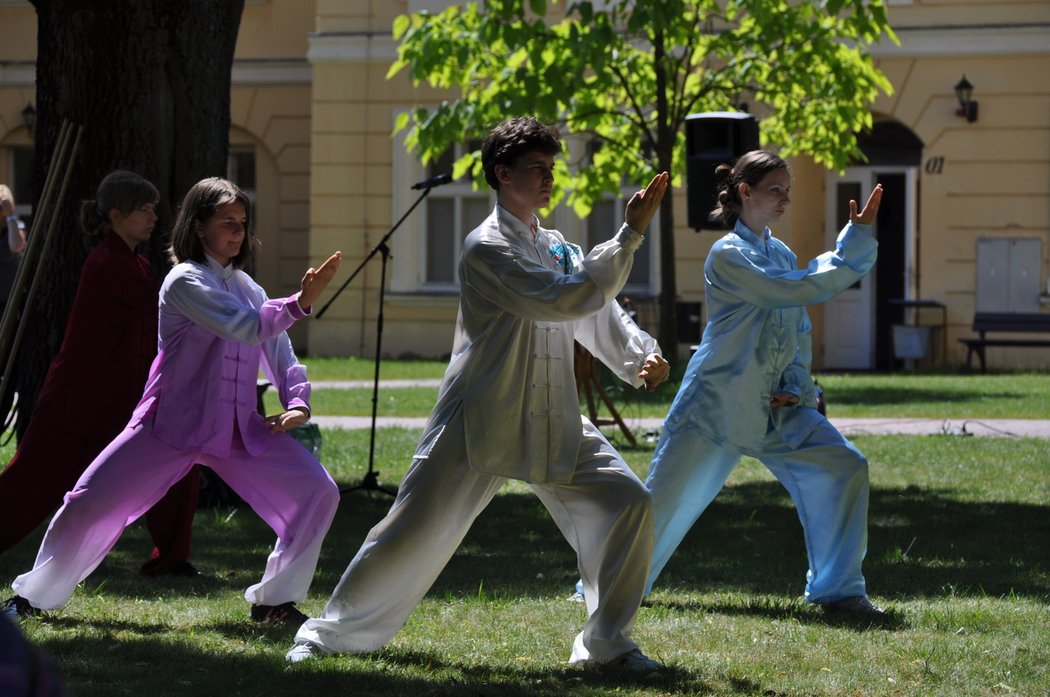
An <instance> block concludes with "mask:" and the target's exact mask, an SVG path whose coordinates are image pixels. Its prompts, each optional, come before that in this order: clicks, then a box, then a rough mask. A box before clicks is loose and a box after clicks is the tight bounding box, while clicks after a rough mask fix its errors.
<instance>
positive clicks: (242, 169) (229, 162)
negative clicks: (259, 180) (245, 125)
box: [226, 145, 255, 201]
mask: <svg viewBox="0 0 1050 697" xmlns="http://www.w3.org/2000/svg"><path fill="white" fill-rule="evenodd" d="M226 178H227V179H229V180H230V181H231V182H233V183H234V184H236V185H237V186H239V187H241V188H242V189H244V193H246V194H248V198H250V199H251V200H252V201H254V200H255V148H252V147H243V146H241V147H236V146H233V145H231V146H230V153H229V155H228V156H227V158H226Z"/></svg>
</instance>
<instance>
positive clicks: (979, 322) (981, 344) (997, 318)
mask: <svg viewBox="0 0 1050 697" xmlns="http://www.w3.org/2000/svg"><path fill="white" fill-rule="evenodd" d="M973 330H974V331H975V332H977V338H975V339H974V338H971V339H959V341H960V342H961V343H963V344H966V368H967V370H969V369H970V368H971V365H972V360H973V354H974V353H976V354H977V357H978V358H980V359H981V372H982V373H983V372H985V371H986V370H987V366H986V364H985V356H984V349H985V348H986V347H988V346H1028V347H1032V346H1047V347H1050V336H1047V337H1045V338H1041V339H1035V338H1032V339H1000V338H997V337H993V338H989V337H988V333H989V332H1013V333H1018V334H1030V333H1039V332H1047V333H1050V313H1043V312H978V313H975V314H974V316H973Z"/></svg>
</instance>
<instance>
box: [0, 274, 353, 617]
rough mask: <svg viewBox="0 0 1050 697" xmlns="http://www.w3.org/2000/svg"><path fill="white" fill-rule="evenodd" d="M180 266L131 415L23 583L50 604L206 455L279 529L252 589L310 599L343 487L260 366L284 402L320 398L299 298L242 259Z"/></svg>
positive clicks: (273, 601)
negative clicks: (300, 439)
mask: <svg viewBox="0 0 1050 697" xmlns="http://www.w3.org/2000/svg"><path fill="white" fill-rule="evenodd" d="M206 258H207V263H198V262H194V261H187V262H183V263H181V264H178V265H176V266H175V267H174V268H173V269H172V270H171V271H170V272H169V273H168V275H167V277H166V278H165V280H164V285H163V286H162V287H161V291H160V314H159V337H160V338H159V343H158V352H157V357H156V359H155V360H154V361H153V366H152V367H151V369H150V375H149V378H148V380H147V382H146V388H145V393H144V394H143V395H142V399H141V400H140V401H139V404H138V406H137V407H136V408H135V412H134V414H133V415H132V417H131V421H130V422H129V423H128V425H127V426H126V427H125V429H124V430H123V431H122V432H121V433H120V435H118V436H117V437H116V439H114V440H113V442H112V443H110V444H109V445H108V446H107V447H106V448H105V449H104V450H103V451H102V452H101V453H100V454H99V456H98V457H97V458H95V461H94V462H92V463H91V465H90V466H89V467H88V469H87V470H86V471H85V472H84V474H83V475H82V476H81V477H80V480H79V481H78V482H77V484H76V486H75V487H74V488H73V490H72V491H70V492H69V493H68V494H66V496H65V504H64V505H63V506H62V508H61V509H59V511H58V513H57V514H56V515H55V518H54V519H53V520H52V521H51V526H50V527H49V528H48V531H47V535H46V536H45V537H44V540H43V542H42V543H41V546H40V551H39V552H38V553H37V557H36V562H35V563H34V565H33V570H32V571H30V572H29V573H26V574H22V575H21V576H19V577H18V578H16V579H15V581H14V583H12V584H11V585H12V588H14V590H15V592H16V593H17V594H18V595H20V596H22V597H23V598H25V599H26V600H28V601H29V603H30V604H31V605H32V606H33V607H35V608H39V609H41V610H49V609H53V608H57V607H61V606H62V605H64V604H65V603H66V602H67V601H68V600H69V598H70V596H71V595H72V594H73V590H74V589H75V588H76V585H77V584H78V583H79V582H80V581H82V580H83V579H84V578H86V577H87V576H88V574H90V573H91V572H92V571H93V570H94V569H95V567H96V566H98V564H99V563H100V562H101V561H102V559H103V558H104V557H105V556H106V554H107V553H108V552H109V550H110V549H112V547H113V545H114V544H116V542H117V539H118V538H119V537H120V534H121V532H123V530H124V528H125V527H126V526H127V525H129V524H131V523H132V522H133V521H134V520H135V519H136V518H138V517H139V516H141V515H142V514H143V513H144V512H145V511H147V510H148V509H149V508H150V507H151V506H152V505H153V504H154V503H156V502H157V501H158V500H160V498H161V497H162V496H164V492H166V491H167V490H168V489H169V488H170V487H171V486H172V484H174V483H176V482H177V481H179V479H181V478H182V477H183V476H184V475H185V474H186V473H187V472H188V471H189V470H190V468H191V467H193V465H194V464H195V463H201V464H203V465H206V466H208V467H211V468H212V469H213V470H215V472H216V473H217V474H218V475H219V476H220V477H222V479H223V480H224V481H225V482H226V483H227V484H229V485H230V487H232V488H233V490H234V491H236V492H237V493H238V494H239V495H240V496H241V498H243V499H244V500H245V501H246V502H247V503H248V505H250V506H251V507H252V509H253V510H254V511H255V512H256V513H258V514H259V516H260V517H261V518H262V519H263V520H265V521H266V523H267V524H268V525H269V526H270V527H271V528H273V530H274V532H276V533H277V545H276V546H275V547H274V549H273V552H272V553H271V554H270V556H269V558H268V559H267V562H266V570H265V572H264V573H263V577H262V579H261V580H260V581H259V582H258V583H257V584H255V585H253V586H251V587H249V588H248V590H247V591H246V592H245V594H244V597H245V598H246V599H247V600H248V601H249V602H251V603H253V604H257V605H280V604H282V603H286V602H297V601H301V600H302V599H303V598H304V597H306V593H307V591H308V590H309V587H310V581H311V580H312V578H313V574H314V569H315V567H316V566H317V558H318V555H319V553H320V550H321V541H322V540H323V538H324V536H325V533H326V532H327V531H328V526H329V525H330V523H331V521H332V517H333V516H334V515H335V511H336V507H337V506H338V503H339V489H338V487H337V486H336V484H335V482H334V481H332V478H331V476H329V474H328V472H327V471H326V470H325V469H324V467H322V466H321V463H319V462H318V461H317V460H316V459H315V458H314V457H313V456H312V455H311V454H310V453H308V452H307V451H306V449H305V448H303V446H302V445H300V444H299V443H297V442H296V441H295V439H293V438H292V437H291V436H289V435H288V434H287V433H270V431H269V428H268V427H267V426H266V425H265V424H264V423H263V417H262V416H261V415H259V413H258V412H257V411H256V380H257V379H258V374H259V368H260V367H261V368H262V370H263V372H264V374H265V375H266V377H267V379H269V380H270V382H271V383H273V384H274V385H275V386H277V389H278V392H279V395H280V399H281V403H282V404H284V405H285V408H286V409H287V408H292V407H306V408H309V398H310V383H309V382H307V379H306V368H304V367H303V366H302V365H301V364H300V363H299V361H298V360H297V359H296V357H295V354H294V353H293V351H292V346H291V342H290V341H289V340H288V335H287V334H286V333H285V330H286V329H288V327H290V326H291V325H292V324H293V323H294V322H295V321H296V320H298V319H300V318H302V317H304V316H305V313H304V312H303V309H302V308H301V307H300V306H299V302H298V295H293V296H291V297H288V298H282V299H278V300H268V299H267V298H266V293H265V292H264V291H263V289H262V288H260V287H259V286H258V285H257V284H256V283H255V282H254V281H252V280H251V278H249V277H248V275H247V274H246V273H244V272H243V271H240V270H238V269H236V268H235V267H234V266H233V265H232V264H231V265H229V266H226V267H223V266H221V265H220V264H219V263H217V262H215V261H213V260H212V259H211V258H210V257H206Z"/></svg>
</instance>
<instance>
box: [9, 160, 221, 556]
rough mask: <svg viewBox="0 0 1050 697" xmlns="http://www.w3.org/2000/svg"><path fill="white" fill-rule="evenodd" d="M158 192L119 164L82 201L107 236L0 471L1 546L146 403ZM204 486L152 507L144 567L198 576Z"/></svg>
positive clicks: (33, 523) (39, 516)
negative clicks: (146, 253) (194, 548)
mask: <svg viewBox="0 0 1050 697" xmlns="http://www.w3.org/2000/svg"><path fill="white" fill-rule="evenodd" d="M158 198H159V194H158V193H157V189H156V187H154V186H153V184H151V183H150V182H148V181H146V180H145V179H143V178H142V177H140V176H139V175H137V174H134V173H132V172H127V171H122V170H118V171H115V172H112V173H110V174H109V175H107V176H106V177H105V179H103V180H102V183H101V184H100V185H99V188H98V193H97V195H96V198H95V200H94V201H88V202H86V203H85V204H84V205H83V207H82V209H81V214H80V222H81V225H82V226H83V228H84V230H85V232H87V233H88V234H89V235H96V236H98V237H100V238H101V243H100V244H99V245H98V247H97V248H96V249H95V250H94V251H93V252H92V253H91V255H90V256H89V257H88V258H87V261H86V262H85V263H84V267H83V269H82V270H81V275H80V285H79V287H78V288H77V295H76V300H75V301H74V303H73V310H72V312H71V313H70V315H69V322H68V324H67V325H66V333H65V338H64V340H63V341H62V347H61V349H60V350H59V352H58V355H57V356H55V358H54V360H53V361H52V362H51V367H50V368H49V369H48V372H47V378H46V379H45V380H44V386H43V389H42V390H41V392H40V396H39V398H38V399H37V403H36V408H35V410H34V411H33V417H32V419H31V420H30V422H29V428H28V429H27V430H26V433H25V435H24V437H23V438H22V439H21V441H19V444H18V449H17V451H16V452H15V455H14V458H12V460H11V462H10V463H8V465H7V468H6V469H5V470H4V471H3V473H2V474H0V553H2V552H4V551H6V550H8V549H10V548H11V547H12V546H14V545H15V544H17V543H18V542H19V541H21V540H22V539H23V538H24V537H25V536H26V535H28V534H29V533H31V532H32V531H33V530H34V529H36V527H37V526H38V525H40V523H41V522H43V521H44V520H45V519H46V518H47V517H48V516H49V515H50V514H51V513H52V512H53V511H54V510H55V508H56V507H58V505H59V504H61V503H62V500H63V495H64V494H65V493H66V492H67V491H69V490H70V489H72V488H73V485H74V484H76V482H77V479H78V478H79V477H80V475H81V473H82V472H83V471H84V470H85V469H86V468H87V466H88V465H89V464H91V461H92V460H94V459H95V457H96V456H97V455H98V454H99V452H101V451H102V449H103V448H104V447H106V445H107V444H109V442H110V441H111V440H113V438H114V437H115V436H116V435H117V434H118V433H120V432H121V431H122V430H123V428H124V426H125V425H126V424H127V422H128V419H129V418H130V417H131V412H132V411H133V410H134V408H135V405H136V404H137V403H138V400H139V396H140V395H141V394H142V388H143V386H144V385H145V383H146V376H147V375H148V374H149V367H150V364H151V362H152V361H153V357H154V355H155V354H156V352H157V294H158V292H159V289H160V284H159V282H158V281H157V280H156V279H154V277H153V275H152V273H151V270H150V263H149V261H147V260H146V258H145V257H143V256H142V255H141V254H138V253H136V252H135V248H136V247H137V246H138V245H139V244H140V243H142V242H145V241H147V240H148V239H149V238H150V234H151V233H152V232H153V226H154V225H155V224H156V222H157V215H156V213H155V211H154V207H155V205H156V203H157V199H158ZM199 491H200V475H199V472H198V469H197V468H196V467H195V468H193V469H192V470H190V472H189V474H187V475H186V476H185V477H184V478H183V479H181V480H180V481H179V482H178V483H176V484H175V485H174V486H173V487H172V488H171V489H170V490H169V491H168V493H167V495H166V496H165V497H164V498H163V499H161V500H160V501H158V502H157V504H156V505H155V506H154V507H153V508H151V509H150V511H149V512H148V513H147V514H146V524H147V527H148V528H149V532H150V536H151V537H152V538H153V543H154V544H155V545H156V547H155V548H154V550H153V553H152V555H151V557H150V559H149V560H148V561H147V562H146V563H145V564H143V565H142V568H141V569H140V571H141V572H142V573H143V574H145V575H147V576H155V575H161V574H171V575H179V576H196V575H198V574H199V572H198V571H197V569H196V568H195V567H194V566H193V565H192V564H191V563H190V562H189V556H190V539H191V531H192V526H193V515H194V511H195V510H196V507H197V496H198V493H199Z"/></svg>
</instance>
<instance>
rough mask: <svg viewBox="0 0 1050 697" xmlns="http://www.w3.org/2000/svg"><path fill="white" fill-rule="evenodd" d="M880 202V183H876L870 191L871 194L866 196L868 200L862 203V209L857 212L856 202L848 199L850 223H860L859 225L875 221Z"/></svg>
mask: <svg viewBox="0 0 1050 697" xmlns="http://www.w3.org/2000/svg"><path fill="white" fill-rule="evenodd" d="M881 203H882V184H876V185H875V188H874V189H872V191H871V196H869V197H868V202H867V203H865V204H864V210H862V211H861V212H860V213H859V214H858V213H857V202H856V201H854V200H853V199H850V202H849V219H850V222H852V223H860V224H861V225H871V224H872V223H873V222H875V214H876V213H878V212H879V205H880V204H881Z"/></svg>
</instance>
